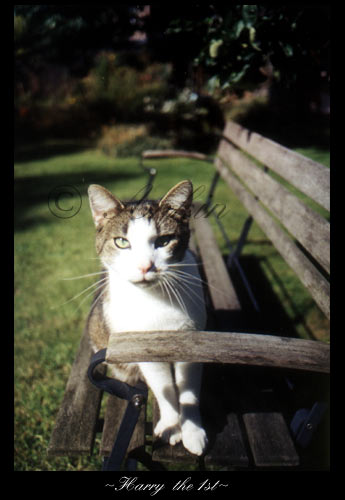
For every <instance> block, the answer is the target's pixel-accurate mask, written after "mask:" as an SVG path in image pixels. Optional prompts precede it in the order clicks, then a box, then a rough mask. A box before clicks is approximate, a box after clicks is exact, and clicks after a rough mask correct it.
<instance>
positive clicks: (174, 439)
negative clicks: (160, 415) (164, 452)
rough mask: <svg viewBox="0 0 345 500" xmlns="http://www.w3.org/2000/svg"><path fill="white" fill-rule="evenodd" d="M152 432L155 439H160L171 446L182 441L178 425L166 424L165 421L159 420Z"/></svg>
mask: <svg viewBox="0 0 345 500" xmlns="http://www.w3.org/2000/svg"><path fill="white" fill-rule="evenodd" d="M153 432H154V434H155V435H156V436H157V437H160V438H161V439H163V441H166V442H167V443H169V444H170V445H171V446H174V445H175V444H177V443H179V442H180V441H181V439H182V433H181V428H180V424H179V423H174V422H171V423H167V422H166V421H164V420H162V419H160V420H159V422H158V424H157V425H156V427H155V429H154V431H153Z"/></svg>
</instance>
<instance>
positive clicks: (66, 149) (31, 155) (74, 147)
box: [14, 141, 91, 163]
mask: <svg viewBox="0 0 345 500" xmlns="http://www.w3.org/2000/svg"><path fill="white" fill-rule="evenodd" d="M90 146H91V145H89V147H90ZM86 147H87V144H86V143H85V141H83V142H81V141H79V142H78V141H49V142H48V141H47V142H43V143H42V142H39V143H35V142H30V143H28V142H26V143H22V144H20V145H17V146H16V148H15V151H14V161H15V162H18V163H26V162H30V161H37V160H45V159H48V158H51V157H54V156H63V155H69V154H73V153H79V152H81V151H83V150H85V148H86Z"/></svg>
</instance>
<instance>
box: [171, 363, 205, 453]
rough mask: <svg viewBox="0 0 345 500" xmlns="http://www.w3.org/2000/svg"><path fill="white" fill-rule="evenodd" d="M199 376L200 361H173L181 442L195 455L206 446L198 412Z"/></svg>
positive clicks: (200, 374) (200, 369)
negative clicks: (178, 405) (177, 394)
mask: <svg viewBox="0 0 345 500" xmlns="http://www.w3.org/2000/svg"><path fill="white" fill-rule="evenodd" d="M201 376H202V364H201V363H182V362H179V363H175V381H176V385H177V388H178V392H179V404H180V421H181V431H182V442H183V445H184V447H185V448H186V449H187V450H189V451H190V452H191V453H193V454H195V455H201V454H202V453H203V452H204V450H205V448H206V446H207V436H206V432H205V431H204V429H203V427H202V424H201V418H200V412H199V394H200V385H201Z"/></svg>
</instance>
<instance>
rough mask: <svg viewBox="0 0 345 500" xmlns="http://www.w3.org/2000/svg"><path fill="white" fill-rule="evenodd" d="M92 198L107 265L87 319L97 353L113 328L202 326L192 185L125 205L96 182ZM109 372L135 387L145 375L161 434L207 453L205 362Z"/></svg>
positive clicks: (129, 366) (122, 366)
mask: <svg viewBox="0 0 345 500" xmlns="http://www.w3.org/2000/svg"><path fill="white" fill-rule="evenodd" d="M88 195H89V202H90V207H91V212H92V216H93V220H94V223H95V225H96V251H97V254H98V256H99V258H100V261H101V263H102V265H103V268H104V269H103V275H102V279H101V280H100V283H101V285H100V287H99V290H98V292H97V293H96V295H95V298H94V302H93V305H92V307H91V311H90V313H89V317H88V322H87V328H88V330H89V334H90V340H91V344H92V348H93V350H94V351H98V350H100V349H103V348H106V347H107V343H108V338H109V334H110V333H113V334H114V333H116V332H125V331H147V332H148V335H150V333H149V332H150V331H159V330H160V331H162V330H163V331H164V330H204V329H205V326H206V308H205V302H204V296H203V289H202V284H201V280H200V276H199V273H198V266H197V264H196V261H195V258H194V256H193V254H192V252H191V251H190V250H189V249H188V243H189V237H190V229H189V219H190V215H191V206H192V198H193V185H192V183H191V182H190V181H187V180H186V181H182V182H179V183H178V184H177V185H175V186H174V187H173V188H171V189H170V190H169V191H168V193H167V194H166V195H165V196H164V197H163V198H162V199H160V200H142V201H130V202H122V201H120V200H119V199H117V198H116V197H115V196H114V195H113V194H111V193H110V192H109V191H108V190H107V189H105V188H104V187H102V186H99V185H95V184H93V185H91V186H90V187H89V189H88ZM172 349H173V346H172ZM109 369H110V370H111V374H112V376H114V377H115V378H117V379H118V380H122V381H125V382H127V383H128V384H131V385H133V384H135V383H136V382H137V381H138V380H140V379H141V380H144V381H145V382H146V383H147V385H148V386H149V387H150V389H151V390H152V392H153V394H154V396H155V398H156V400H157V403H158V407H159V412H160V420H159V421H158V423H157V425H156V426H155V429H154V434H155V435H156V436H158V437H160V438H161V439H163V440H164V441H166V442H168V443H169V444H171V445H175V444H176V443H178V442H180V441H182V443H183V445H184V447H185V448H186V449H187V450H188V451H190V452H191V453H192V454H195V455H202V454H203V453H204V451H205V449H206V447H207V443H208V441H207V436H206V432H205V430H204V429H203V427H202V423H201V418H200V413H199V393H200V384H201V375H202V364H200V363H186V362H175V363H164V362H154V363H152V362H138V363H117V364H111V365H110V364H109Z"/></svg>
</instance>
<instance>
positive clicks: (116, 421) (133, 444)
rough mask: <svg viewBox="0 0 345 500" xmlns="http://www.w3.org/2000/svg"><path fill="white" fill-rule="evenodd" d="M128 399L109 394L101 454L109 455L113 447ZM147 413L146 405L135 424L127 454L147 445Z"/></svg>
mask: <svg viewBox="0 0 345 500" xmlns="http://www.w3.org/2000/svg"><path fill="white" fill-rule="evenodd" d="M127 405H128V401H126V400H124V399H120V398H118V397H116V396H109V397H108V401H107V407H106V411H105V416H104V427H103V434H102V441H101V446H100V455H101V456H106V457H107V456H109V455H110V453H111V450H112V449H113V445H114V441H115V438H116V436H117V434H118V431H119V428H120V425H121V422H122V418H123V415H124V413H125V411H126V408H127ZM145 415H146V405H143V406H142V408H141V410H140V415H139V419H138V422H137V425H136V426H135V429H134V432H133V435H132V438H131V440H130V443H129V446H128V449H127V455H128V454H129V453H130V452H131V451H137V452H138V451H140V450H142V449H143V448H144V446H145Z"/></svg>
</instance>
